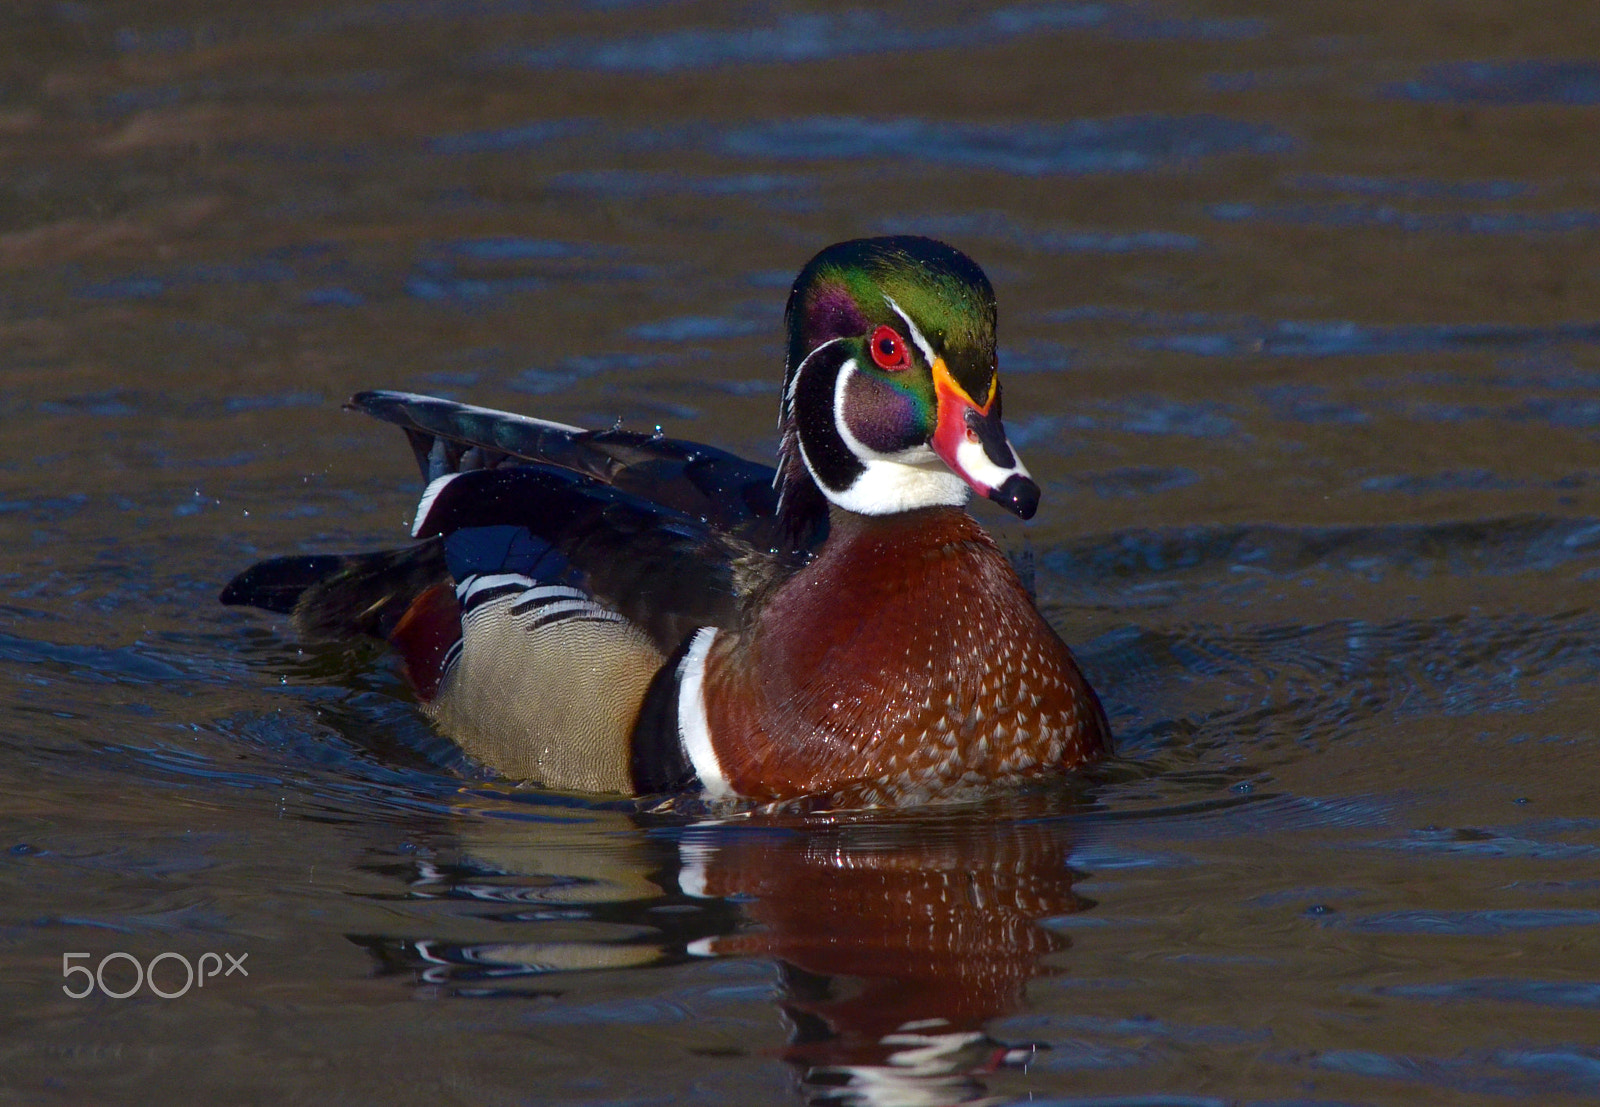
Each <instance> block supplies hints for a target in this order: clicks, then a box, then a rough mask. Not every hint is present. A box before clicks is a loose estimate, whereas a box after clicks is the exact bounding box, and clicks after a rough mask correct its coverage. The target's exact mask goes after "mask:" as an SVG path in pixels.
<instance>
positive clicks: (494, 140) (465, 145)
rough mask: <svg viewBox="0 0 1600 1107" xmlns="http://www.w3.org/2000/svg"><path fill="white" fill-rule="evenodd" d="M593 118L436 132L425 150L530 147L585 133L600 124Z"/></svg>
mask: <svg viewBox="0 0 1600 1107" xmlns="http://www.w3.org/2000/svg"><path fill="white" fill-rule="evenodd" d="M599 126H600V124H599V123H598V122H597V121H595V120H592V119H541V120H537V121H535V122H532V123H520V124H517V125H516V126H512V127H493V128H489V129H487V130H481V131H464V132H462V133H460V134H453V135H439V136H438V137H436V138H432V139H429V140H428V151H429V152H430V153H433V154H443V155H445V156H446V157H455V156H458V155H462V154H503V153H507V152H510V151H513V150H532V149H537V148H538V147H541V146H548V145H549V144H551V143H553V142H561V141H563V140H565V139H569V138H577V137H579V136H581V135H586V134H589V133H591V132H592V131H595V130H597V129H598V128H599Z"/></svg>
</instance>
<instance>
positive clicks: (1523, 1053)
mask: <svg viewBox="0 0 1600 1107" xmlns="http://www.w3.org/2000/svg"><path fill="white" fill-rule="evenodd" d="M1309 1063H1310V1065H1311V1066H1312V1067H1313V1068H1319V1069H1326V1070H1329V1071H1333V1072H1340V1073H1346V1074H1349V1075H1352V1076H1366V1077H1376V1078H1381V1079H1388V1080H1400V1081H1405V1082H1407V1083H1415V1084H1422V1085H1425V1086H1431V1087H1436V1088H1446V1089H1450V1090H1452V1091H1458V1092H1470V1093H1473V1094H1477V1095H1499V1096H1516V1097H1521V1098H1524V1099H1526V1098H1529V1097H1537V1096H1540V1095H1550V1094H1563V1095H1573V1094H1584V1093H1591V1094H1592V1093H1593V1091H1594V1090H1595V1089H1597V1088H1600V1056H1597V1054H1596V1053H1595V1051H1594V1050H1592V1049H1585V1048H1581V1047H1576V1046H1574V1047H1564V1046H1557V1045H1552V1046H1547V1047H1543V1048H1535V1047H1528V1048H1524V1049H1505V1050H1495V1051H1493V1052H1489V1053H1474V1054H1467V1055H1464V1056H1460V1057H1453V1058H1448V1059H1441V1058H1433V1057H1408V1056H1405V1055H1398V1054H1387V1053H1376V1052H1369V1051H1365V1050H1327V1051H1325V1052H1323V1053H1320V1054H1316V1055H1314V1056H1313V1057H1311V1058H1310V1059H1309Z"/></svg>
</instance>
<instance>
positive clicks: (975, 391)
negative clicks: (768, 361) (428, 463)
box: [778, 235, 1039, 533]
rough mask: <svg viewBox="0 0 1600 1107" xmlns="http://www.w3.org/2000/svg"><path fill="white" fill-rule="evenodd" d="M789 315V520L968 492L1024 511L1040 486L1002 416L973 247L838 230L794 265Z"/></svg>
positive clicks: (785, 436)
mask: <svg viewBox="0 0 1600 1107" xmlns="http://www.w3.org/2000/svg"><path fill="white" fill-rule="evenodd" d="M785 322H786V325H787V328H788V332H789V350H788V361H787V372H786V374H785V377H784V391H783V407H782V412H781V415H780V417H779V427H780V430H781V432H782V443H781V446H780V450H779V452H780V462H779V470H778V474H779V475H778V488H779V493H780V509H779V513H780V515H781V516H782V517H783V518H784V519H785V520H786V522H788V523H789V524H790V527H791V533H799V532H800V531H801V530H802V529H804V528H805V527H806V526H807V525H808V524H809V522H810V521H811V519H812V517H813V516H815V515H817V514H819V513H821V512H823V511H824V510H825V506H824V505H825V503H826V504H833V505H834V506H836V507H840V508H843V509H845V510H847V511H853V512H857V513H860V514H863V515H889V514H893V513H895V512H901V511H911V510H914V509H916V508H920V507H932V506H935V505H941V504H945V505H961V504H964V503H966V501H967V498H968V496H969V495H970V494H971V492H972V491H977V492H978V493H979V494H980V495H982V496H986V497H988V498H989V499H991V500H994V501H995V502H996V503H998V504H1000V505H1001V506H1003V507H1005V508H1007V509H1009V510H1010V511H1013V512H1015V513H1016V514H1017V515H1020V516H1021V517H1022V518H1024V519H1027V518H1031V517H1032V516H1033V513H1034V509H1035V508H1036V507H1037V506H1038V503H1039V486H1038V485H1037V484H1035V483H1034V482H1033V479H1032V478H1031V477H1030V476H1029V475H1028V470H1027V469H1026V468H1025V467H1024V466H1023V464H1022V462H1021V461H1020V460H1018V458H1017V455H1016V454H1015V453H1014V452H1013V451H1012V449H1011V446H1010V444H1009V443H1008V442H1007V441H1006V432H1005V427H1004V425H1003V424H1002V423H1001V421H1000V381H999V379H998V377H997V376H996V372H995V370H996V363H995V301H994V289H993V288H992V287H991V286H990V284H989V279H988V278H987V277H985V276H984V275H983V270H981V269H979V268H978V266H977V265H976V264H975V263H974V262H973V261H972V259H971V258H969V257H967V256H966V255H965V254H963V253H961V252H960V251H959V250H956V249H954V248H952V247H950V246H946V245H945V244H944V243H942V242H936V241H934V240H933V239H930V238H918V237H914V236H910V235H897V236H894V237H889V238H862V239H853V240H851V241H849V242H840V243H838V244H836V245H833V246H829V247H828V248H827V249H826V250H823V251H822V252H821V253H820V254H818V255H817V256H816V257H814V258H812V259H811V261H810V262H808V263H807V264H806V267H805V268H804V269H802V270H801V271H800V276H799V277H798V278H797V279H796V280H795V284H794V289H793V290H792V291H791V292H790V294H789V303H788V307H787V309H786V311H785Z"/></svg>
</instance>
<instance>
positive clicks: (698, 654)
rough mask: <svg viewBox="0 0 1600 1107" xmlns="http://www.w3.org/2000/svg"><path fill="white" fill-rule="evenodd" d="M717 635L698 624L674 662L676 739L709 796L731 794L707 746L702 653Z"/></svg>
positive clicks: (714, 753) (708, 728) (708, 730)
mask: <svg viewBox="0 0 1600 1107" xmlns="http://www.w3.org/2000/svg"><path fill="white" fill-rule="evenodd" d="M716 637H717V628H716V627H701V628H700V629H699V630H697V631H695V632H694V640H693V641H691V642H690V643H689V649H688V651H687V652H686V653H684V655H683V660H682V661H681V662H679V664H678V740H679V741H680V742H682V743H683V752H684V753H686V754H688V755H689V764H691V765H693V766H694V773H695V775H696V776H698V777H699V778H700V785H701V787H702V788H704V789H705V793H706V795H708V796H711V797H713V798H720V797H722V796H731V795H733V789H732V788H730V787H729V786H728V778H727V777H725V776H723V775H722V762H721V761H719V760H718V759H717V751H716V750H715V749H714V748H713V747H712V745H711V722H710V720H709V719H707V717H706V697H705V678H706V654H708V653H710V652H711V643H712V642H713V641H714V640H715V639H716Z"/></svg>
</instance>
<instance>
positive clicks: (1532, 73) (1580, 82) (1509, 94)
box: [1381, 58, 1600, 106]
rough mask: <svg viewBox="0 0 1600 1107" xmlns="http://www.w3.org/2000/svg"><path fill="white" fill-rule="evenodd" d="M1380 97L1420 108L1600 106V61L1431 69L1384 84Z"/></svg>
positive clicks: (1489, 63)
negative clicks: (1428, 105) (1411, 101)
mask: <svg viewBox="0 0 1600 1107" xmlns="http://www.w3.org/2000/svg"><path fill="white" fill-rule="evenodd" d="M1381 94H1382V95H1383V96H1387V97H1390V98H1392V99H1397V100H1415V101H1419V102H1421V103H1425V104H1439V103H1444V104H1485V105H1499V106H1512V105H1524V104H1569V105H1593V104H1600V63H1596V62H1595V61H1593V60H1591V59H1587V58H1585V59H1577V60H1558V59H1554V58H1529V59H1524V60H1508V61H1464V62H1450V63H1446V64H1443V65H1435V66H1431V67H1429V68H1428V69H1425V70H1424V71H1423V73H1422V75H1421V76H1419V77H1415V78H1413V79H1411V80H1409V81H1397V82H1395V83H1393V84H1388V85H1385V86H1383V88H1382V90H1381Z"/></svg>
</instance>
